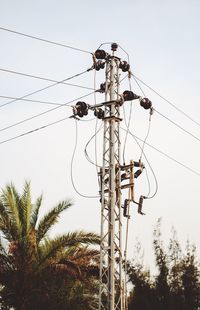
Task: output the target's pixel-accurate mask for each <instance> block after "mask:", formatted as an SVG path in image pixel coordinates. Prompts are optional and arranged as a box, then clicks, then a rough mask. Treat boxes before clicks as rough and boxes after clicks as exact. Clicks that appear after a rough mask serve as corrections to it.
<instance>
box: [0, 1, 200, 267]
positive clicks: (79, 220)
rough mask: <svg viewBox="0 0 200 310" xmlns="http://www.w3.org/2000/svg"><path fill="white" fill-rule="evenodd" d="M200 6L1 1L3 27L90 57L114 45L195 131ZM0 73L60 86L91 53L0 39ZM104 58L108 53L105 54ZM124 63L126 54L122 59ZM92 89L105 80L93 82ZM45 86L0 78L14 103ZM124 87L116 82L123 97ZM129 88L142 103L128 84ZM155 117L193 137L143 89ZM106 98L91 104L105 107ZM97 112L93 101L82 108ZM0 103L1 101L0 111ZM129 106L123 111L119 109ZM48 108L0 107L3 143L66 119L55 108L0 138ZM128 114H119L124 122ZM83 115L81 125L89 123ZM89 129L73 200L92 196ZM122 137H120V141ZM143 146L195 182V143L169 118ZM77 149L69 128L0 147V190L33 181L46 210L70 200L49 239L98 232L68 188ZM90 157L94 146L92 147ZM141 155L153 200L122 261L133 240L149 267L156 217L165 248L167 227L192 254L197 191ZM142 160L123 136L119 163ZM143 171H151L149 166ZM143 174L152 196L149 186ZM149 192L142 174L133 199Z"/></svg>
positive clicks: (81, 141) (96, 208) (199, 132)
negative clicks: (77, 232)
mask: <svg viewBox="0 0 200 310" xmlns="http://www.w3.org/2000/svg"><path fill="white" fill-rule="evenodd" d="M199 14H200V2H199V1H198V0H190V1H186V0H173V1H172V0H169V1H158V0H149V1H147V0H140V1H136V0H132V1H131V0H130V1H128V0H125V1H117V0H116V1H112V0H111V1H105V0H103V1H101V2H97V1H89V0H85V1H80V0H79V1H78V0H74V1H68V0H65V1H64V0H63V1H61V0H57V1H55V0H54V1H51V0H48V1H47V0H42V1H41V0H40V1H39V0H34V1H33V0H29V1H24V0H18V1H11V0H6V1H3V0H0V27H5V28H9V29H12V30H16V31H19V32H23V33H27V34H30V35H33V36H38V37H42V38H45V39H47V40H52V41H56V42H60V43H63V44H66V45H71V46H75V47H78V48H80V49H84V50H87V51H91V52H94V51H95V50H96V48H97V47H98V46H99V45H100V44H101V43H103V42H117V43H118V44H120V46H122V47H123V48H124V49H125V50H126V51H127V52H128V53H129V55H130V62H131V69H132V72H133V73H134V74H136V75H137V76H139V77H140V78H141V79H142V80H144V81H145V82H146V83H147V84H149V85H150V86H152V87H153V88H154V89H155V90H156V91H158V92H159V93H161V94H162V95H163V96H164V97H166V98H167V99H169V100H171V102H173V103H174V104H175V105H176V106H177V107H178V108H180V109H182V110H183V111H185V113H187V114H189V115H190V116H191V117H192V118H194V119H195V120H196V121H197V122H200V105H199V84H200V61H199V55H200V43H199V42H200V41H199V36H200V21H199ZM0 42H1V47H0V68H1V69H7V70H14V71H19V72H23V73H28V74H32V75H37V76H42V77H46V78H50V79H55V80H62V79H65V78H67V77H69V76H72V75H74V74H76V73H79V72H81V71H84V70H85V69H87V68H88V67H90V66H91V65H92V58H91V56H90V54H87V53H82V52H78V51H74V50H70V49H67V48H64V47H58V46H55V45H51V44H47V43H44V42H40V41H36V40H33V39H29V38H25V37H22V36H18V35H15V34H12V33H9V32H5V31H3V30H0ZM104 48H105V49H107V50H108V51H109V45H105V46H104ZM119 57H121V58H122V59H124V60H126V54H125V53H123V52H122V51H119ZM96 80H97V81H96V82H97V87H98V85H99V83H101V82H103V80H104V77H103V75H102V72H101V73H97V78H96ZM71 82H72V83H75V84H79V85H83V86H86V87H90V88H93V87H94V74H93V72H90V73H87V74H85V75H83V76H81V77H79V78H76V79H73V80H71ZM47 85H49V82H47V81H42V80H36V79H32V78H28V77H23V76H19V75H15V74H11V73H6V72H3V71H0V96H13V97H20V96H23V95H25V94H27V93H29V92H32V91H35V90H37V89H39V88H42V87H45V86H47ZM126 88H127V83H126V82H125V83H122V85H121V92H123V91H124V90H125V89H126ZM132 88H133V90H134V91H135V92H137V93H139V94H141V92H140V90H139V88H138V86H137V85H136V84H135V82H134V80H133V81H132ZM143 89H144V91H145V93H146V96H148V97H149V98H150V99H151V100H152V102H153V106H154V107H155V109H157V110H158V111H160V112H161V113H163V114H164V115H165V116H167V117H169V118H170V119H172V120H174V121H175V122H176V123H177V124H179V125H180V126H182V127H184V128H185V129H186V130H188V131H190V132H191V133H192V134H193V135H195V136H197V137H199V138H200V128H199V126H197V125H195V124H194V123H193V122H191V121H190V120H188V119H187V118H186V117H184V116H183V115H182V114H180V113H179V112H178V111H176V110H175V109H174V108H172V107H171V106H170V105H169V104H167V103H166V102H165V101H163V100H162V99H161V98H159V97H158V96H156V95H155V94H154V93H152V92H151V91H150V90H149V89H148V88H146V87H144V88H143ZM89 92H90V90H87V89H81V88H77V87H71V86H66V85H59V86H56V87H53V88H50V89H49V90H46V91H44V92H41V93H38V94H35V95H33V96H30V97H29V99H36V100H44V101H53V102H59V103H64V102H68V101H70V100H73V99H75V98H77V97H79V96H82V95H85V94H87V93H89ZM103 100H104V98H103V95H98V96H97V101H98V102H100V101H101V102H102V101H103ZM85 101H86V102H87V103H90V104H93V103H94V96H90V97H88V98H86V99H85ZM5 102H7V100H6V99H3V98H0V105H1V104H4V103H5ZM126 105H128V103H126ZM51 107H52V106H48V105H45V104H39V103H31V102H22V101H18V102H15V103H13V104H10V105H8V106H6V107H3V108H0V142H1V141H3V140H5V139H7V138H11V137H13V136H15V135H17V134H21V133H23V132H26V131H28V130H31V129H34V128H37V127H40V126H42V125H45V124H48V123H50V122H53V121H55V120H58V119H60V118H63V117H65V116H69V115H70V113H71V110H70V108H69V107H68V108H61V109H58V111H53V112H51V113H48V114H46V115H43V116H41V117H38V118H36V119H34V120H32V121H29V122H26V123H23V124H21V125H19V126H16V127H13V128H10V129H9V130H4V131H1V129H2V128H4V127H7V126H9V125H10V124H13V123H15V122H18V121H20V120H23V119H24V118H27V117H31V116H32V115H35V114H38V113H40V112H43V111H45V110H47V109H49V108H51ZM128 111H129V110H128V106H126V112H127V113H128ZM133 111H134V112H133V115H132V118H131V128H130V129H131V131H132V132H133V133H135V134H136V135H137V136H139V137H141V138H144V137H145V135H146V131H147V128H148V113H147V111H145V110H143V109H141V108H140V107H139V105H138V103H134V110H133ZM91 117H92V116H91V115H90V116H89V117H88V118H89V119H90V118H91ZM94 130H95V122H94V121H90V122H79V123H78V147H77V153H76V156H75V162H74V178H75V183H76V186H77V188H78V189H79V191H80V192H81V193H83V194H86V195H96V194H97V193H98V184H97V178H96V170H95V167H94V166H93V165H91V164H90V163H88V162H87V160H86V159H85V156H84V147H85V144H86V143H87V141H88V140H89V139H90V137H91V136H92V135H93V134H94ZM123 136H124V135H123V134H122V138H123ZM148 142H149V143H150V144H152V145H153V146H155V147H157V148H159V149H160V150H162V151H164V152H166V153H167V154H169V155H170V156H172V157H174V158H176V159H177V160H178V161H180V162H182V163H184V164H185V165H187V166H189V167H191V168H192V169H194V170H195V171H196V172H199V173H200V161H199V153H200V144H199V143H200V142H199V141H198V140H197V139H194V138H193V137H191V136H189V135H187V134H186V133H184V132H182V131H181V130H180V129H178V128H177V127H175V126H174V125H173V124H171V123H170V122H168V121H167V120H166V119H164V118H162V117H161V116H159V115H158V114H157V113H154V115H153V116H152V125H151V132H150V136H149V138H148ZM74 143H75V124H74V121H73V120H67V121H66V122H63V123H60V124H58V125H55V126H53V127H50V128H48V129H44V130H41V131H38V132H36V133H33V134H32V135H27V136H25V137H22V138H20V139H17V140H14V141H11V142H9V143H5V144H0V163H1V174H0V175H1V177H0V187H3V186H4V185H5V184H6V183H7V182H10V181H12V182H13V183H15V184H16V186H17V187H18V188H21V187H22V185H23V182H24V180H25V179H29V180H31V183H32V191H33V197H34V198H35V197H36V196H37V195H39V194H40V193H41V192H43V193H44V197H45V200H44V211H45V210H47V209H49V208H50V207H51V206H53V205H54V204H55V203H56V202H57V201H59V200H61V199H63V198H72V199H73V201H74V207H73V208H72V209H71V210H69V211H68V212H67V213H66V214H65V215H64V216H63V218H62V219H61V222H60V224H59V225H58V226H57V228H56V230H57V231H58V232H64V231H66V230H75V229H85V230H91V231H96V232H99V231H100V204H99V202H98V199H89V198H88V199H84V198H81V197H80V196H78V195H77V194H76V192H75V191H74V189H73V187H72V184H71V180H70V162H71V157H72V153H73V148H74ZM101 147H102V135H101V133H100V134H99V135H98V150H99V151H98V160H99V163H100V164H101ZM89 152H90V156H91V157H92V158H94V143H93V142H92V143H91V145H90V147H89ZM145 152H146V155H147V157H148V159H149V161H150V163H151V165H152V167H153V169H154V171H155V174H156V176H157V180H158V186H159V189H158V194H157V195H156V197H155V198H154V199H152V200H150V201H145V205H144V212H145V213H146V214H147V215H146V216H145V217H142V216H140V215H138V214H137V212H136V207H135V206H132V210H131V215H132V217H131V225H130V238H129V257H130V258H131V256H132V251H133V246H134V243H135V242H136V238H137V237H138V238H139V239H140V240H141V242H142V245H143V246H144V248H145V252H146V262H147V263H148V264H150V265H151V264H152V256H151V255H150V253H151V252H152V245H151V242H152V231H153V227H154V225H155V222H156V220H157V218H159V217H162V218H163V233H164V239H165V240H168V239H169V236H170V230H171V227H172V225H173V226H174V227H175V228H176V230H177V232H178V237H179V239H180V241H181V243H182V244H185V240H186V239H187V238H189V239H190V241H191V242H194V243H196V245H197V247H198V249H199V235H200V225H199V214H200V211H199V207H200V196H199V182H200V177H199V176H197V175H195V174H193V173H192V172H190V171H188V170H186V169H185V168H183V167H181V166H179V165H178V164H176V163H175V162H172V161H170V160H169V159H167V158H165V157H163V156H162V155H161V154H159V153H157V152H156V151H154V150H152V149H150V148H149V147H148V146H146V147H145ZM139 155H140V150H139V149H138V147H137V145H136V143H135V142H134V140H133V139H132V138H131V137H129V138H128V143H127V148H126V160H127V161H128V160H130V159H134V160H137V159H138V158H139ZM147 170H148V171H149V169H148V167H147ZM149 175H150V182H151V190H152V193H153V191H154V189H155V183H154V178H153V176H152V175H151V172H150V171H149ZM147 190H148V186H147V182H146V178H145V174H144V175H143V176H142V177H141V178H140V179H138V181H137V185H136V193H135V194H136V197H139V196H140V194H143V193H144V194H145V193H146V191H147Z"/></svg>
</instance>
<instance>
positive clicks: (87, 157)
mask: <svg viewBox="0 0 200 310" xmlns="http://www.w3.org/2000/svg"><path fill="white" fill-rule="evenodd" d="M102 128H103V126H102V124H101V126H100V127H99V129H98V130H97V131H95V133H94V134H93V135H92V137H91V138H90V139H89V140H88V142H87V143H86V145H85V148H84V153H85V157H86V159H87V160H88V161H89V163H91V164H92V165H94V166H96V167H97V168H100V167H101V166H99V165H98V163H97V161H96V158H95V162H94V161H92V159H91V158H90V156H89V155H88V152H87V148H88V146H89V144H90V142H91V141H92V140H93V139H94V138H95V136H96V135H97V134H98V133H99V132H100V131H101V129H102Z"/></svg>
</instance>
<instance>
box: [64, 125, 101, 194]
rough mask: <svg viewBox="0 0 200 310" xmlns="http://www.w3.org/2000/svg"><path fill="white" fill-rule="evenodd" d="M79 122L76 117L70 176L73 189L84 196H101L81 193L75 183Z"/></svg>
mask: <svg viewBox="0 0 200 310" xmlns="http://www.w3.org/2000/svg"><path fill="white" fill-rule="evenodd" d="M77 122H78V120H77V119H75V144H74V150H73V153H72V158H71V165H70V166H71V171H70V176H71V182H72V186H73V189H74V190H75V192H76V193H77V194H78V195H79V196H81V197H83V198H99V196H88V195H84V194H82V193H80V192H79V191H78V190H77V187H76V186H75V183H74V177H73V164H74V158H75V153H76V149H77V145H78V126H77Z"/></svg>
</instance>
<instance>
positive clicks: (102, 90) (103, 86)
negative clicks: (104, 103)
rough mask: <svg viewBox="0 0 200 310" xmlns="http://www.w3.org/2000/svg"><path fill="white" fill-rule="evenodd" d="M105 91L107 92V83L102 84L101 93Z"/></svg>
mask: <svg viewBox="0 0 200 310" xmlns="http://www.w3.org/2000/svg"><path fill="white" fill-rule="evenodd" d="M105 90H106V83H101V84H100V91H101V92H102V93H104V92H105Z"/></svg>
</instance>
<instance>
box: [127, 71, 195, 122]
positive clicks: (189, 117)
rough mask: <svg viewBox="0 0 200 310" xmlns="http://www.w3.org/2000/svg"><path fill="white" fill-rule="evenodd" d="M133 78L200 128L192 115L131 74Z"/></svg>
mask: <svg viewBox="0 0 200 310" xmlns="http://www.w3.org/2000/svg"><path fill="white" fill-rule="evenodd" d="M131 75H132V76H133V77H135V78H136V79H137V80H138V81H140V82H141V83H142V84H143V85H145V86H146V87H147V88H149V89H150V90H151V91H152V92H154V93H155V94H156V95H157V96H159V97H160V98H161V99H163V100H164V101H165V102H167V103H168V104H169V105H171V106H172V107H173V108H174V109H176V110H177V111H178V112H180V113H182V114H183V115H184V116H185V117H187V118H188V119H189V120H191V121H192V122H193V123H195V124H196V125H197V126H199V127H200V123H199V122H197V121H195V120H194V119H193V118H192V117H191V116H190V115H188V114H187V113H185V112H184V111H183V110H181V109H180V108H178V107H177V106H176V105H175V104H174V103H172V102H171V101H169V100H168V99H166V98H165V97H163V96H162V95H161V94H159V93H158V92H157V91H156V90H155V89H153V88H152V87H151V86H149V85H147V84H146V83H145V82H144V81H142V80H141V79H140V78H139V77H138V76H136V75H135V74H133V73H131Z"/></svg>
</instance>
